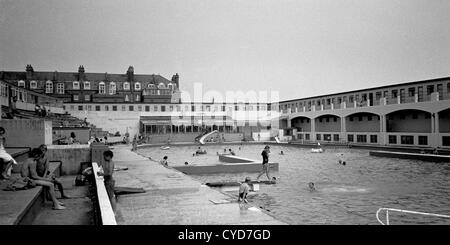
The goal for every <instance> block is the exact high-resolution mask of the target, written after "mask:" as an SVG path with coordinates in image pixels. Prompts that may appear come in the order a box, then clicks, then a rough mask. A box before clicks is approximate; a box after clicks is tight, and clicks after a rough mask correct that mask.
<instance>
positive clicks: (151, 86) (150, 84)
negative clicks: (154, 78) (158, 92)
mask: <svg viewBox="0 0 450 245" xmlns="http://www.w3.org/2000/svg"><path fill="white" fill-rule="evenodd" d="M147 87H148V88H149V89H155V84H153V83H149V84H148V86H147Z"/></svg>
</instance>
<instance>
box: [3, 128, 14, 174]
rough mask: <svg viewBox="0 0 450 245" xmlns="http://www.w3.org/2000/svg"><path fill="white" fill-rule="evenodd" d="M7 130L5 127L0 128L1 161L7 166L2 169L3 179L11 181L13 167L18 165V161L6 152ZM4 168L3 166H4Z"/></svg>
mask: <svg viewBox="0 0 450 245" xmlns="http://www.w3.org/2000/svg"><path fill="white" fill-rule="evenodd" d="M5 132H6V131H5V129H4V128H3V127H0V161H1V162H3V164H4V165H5V166H4V168H2V169H1V170H2V173H1V174H2V177H3V178H4V179H9V177H10V176H11V170H12V165H13V164H14V165H17V162H16V160H14V158H13V157H12V156H11V155H10V154H8V153H7V152H6V150H5V144H6V138H5V136H4V135H5ZM2 167H3V166H2Z"/></svg>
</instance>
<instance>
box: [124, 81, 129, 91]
mask: <svg viewBox="0 0 450 245" xmlns="http://www.w3.org/2000/svg"><path fill="white" fill-rule="evenodd" d="M123 90H130V83H129V82H124V83H123Z"/></svg>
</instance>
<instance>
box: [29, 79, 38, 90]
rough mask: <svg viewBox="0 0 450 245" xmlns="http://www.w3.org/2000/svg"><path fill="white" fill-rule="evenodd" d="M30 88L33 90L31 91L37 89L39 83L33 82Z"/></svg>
mask: <svg viewBox="0 0 450 245" xmlns="http://www.w3.org/2000/svg"><path fill="white" fill-rule="evenodd" d="M30 88H31V89H37V82H36V81H34V80H33V81H31V82H30Z"/></svg>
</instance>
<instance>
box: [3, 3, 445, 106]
mask: <svg viewBox="0 0 450 245" xmlns="http://www.w3.org/2000/svg"><path fill="white" fill-rule="evenodd" d="M449 13H450V1H448V0H432V1H430V0H401V1H399V0H370V1H368V0H329V1H328V0H295V1H293V0H226V1H225V0H220V1H218V0H165V1H162V0H158V1H154V0H142V1H141V0H128V1H119V0H95V1H93V0H80V1H73V0H70V1H67V0H42V1H32V0H0V70H4V71H24V70H25V66H26V64H32V66H33V68H34V70H35V71H55V70H57V71H60V72H63V71H67V72H76V71H77V70H78V66H79V65H83V66H84V67H85V70H86V72H100V73H104V72H108V73H123V74H124V73H126V70H127V68H128V66H130V65H132V66H134V71H135V73H136V74H160V75H162V76H164V77H166V78H168V79H171V77H172V75H173V74H175V73H178V74H179V76H180V87H181V89H182V90H184V91H187V92H189V93H191V94H192V93H193V90H194V84H195V83H200V84H201V85H202V87H203V91H204V92H205V91H209V90H215V91H217V92H218V93H222V94H225V93H226V92H227V91H243V92H248V91H256V92H258V91H259V92H261V91H268V92H269V91H276V92H278V94H279V98H280V99H281V100H287V99H294V98H302V97H308V96H317V95H323V94H328V93H337V92H344V91H349V90H356V89H363V88H370V87H377V86H383V85H390V84H396V83H401V82H409V81H417V80H425V79H432V78H438V77H447V76H450V14H449Z"/></svg>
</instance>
